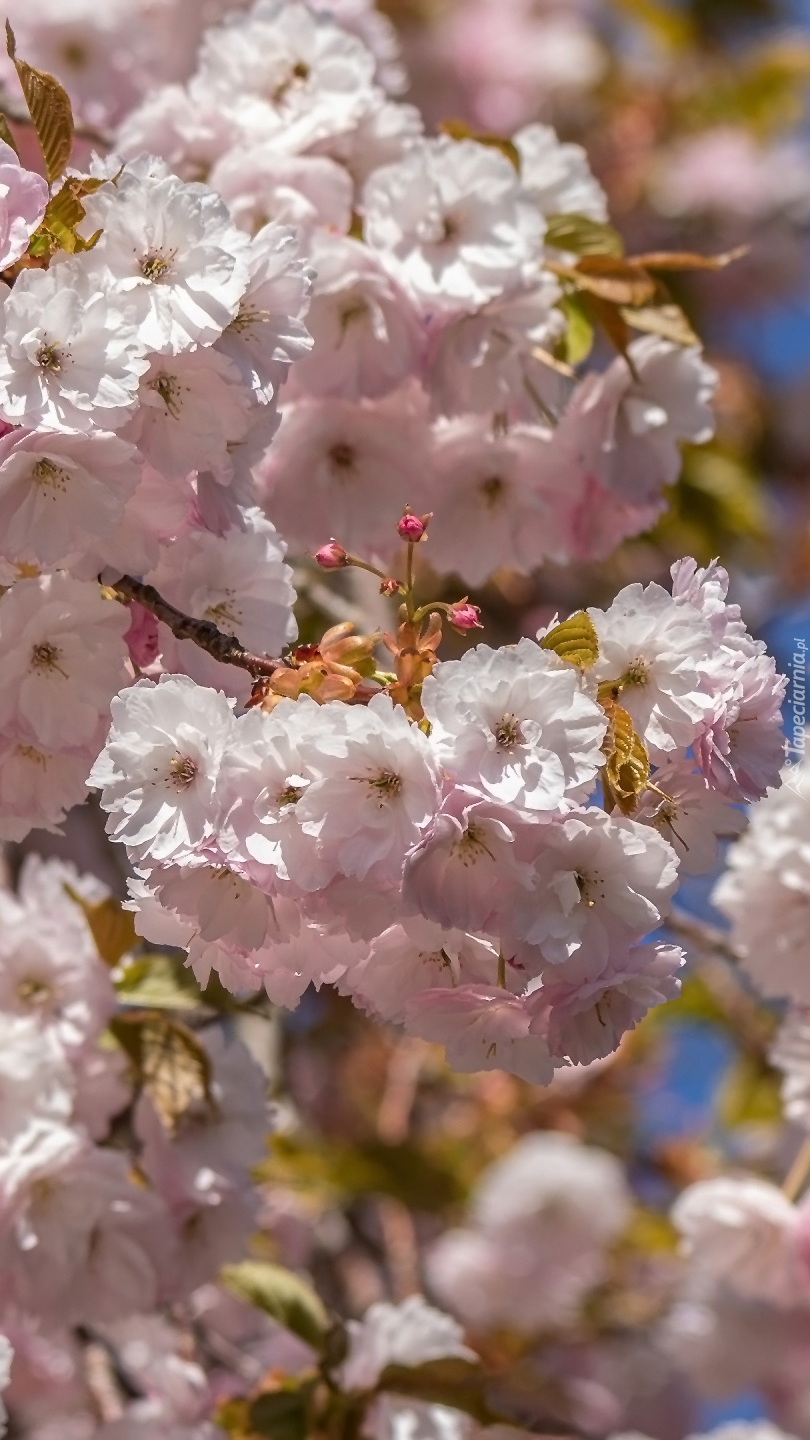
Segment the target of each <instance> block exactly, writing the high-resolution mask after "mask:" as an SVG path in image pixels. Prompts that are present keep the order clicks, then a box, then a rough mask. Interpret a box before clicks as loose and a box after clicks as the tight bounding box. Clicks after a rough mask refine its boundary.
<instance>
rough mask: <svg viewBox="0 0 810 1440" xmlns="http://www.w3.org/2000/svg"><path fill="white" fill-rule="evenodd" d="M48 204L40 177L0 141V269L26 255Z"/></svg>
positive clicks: (8, 146)
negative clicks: (26, 167)
mask: <svg viewBox="0 0 810 1440" xmlns="http://www.w3.org/2000/svg"><path fill="white" fill-rule="evenodd" d="M47 203H48V186H47V185H46V183H45V181H44V180H43V178H42V176H41V175H37V174H36V173H35V172H34V171H33V170H26V169H25V168H24V167H23V166H22V165H21V164H20V162H19V160H18V159H17V156H16V155H15V153H14V151H13V150H12V148H11V146H10V145H6V143H5V141H0V270H7V269H8V267H9V266H10V265H13V264H14V263H15V261H17V260H19V259H20V256H21V255H24V254H25V252H26V250H27V249H28V241H29V240H30V238H31V236H32V235H33V233H34V231H35V230H36V228H37V226H38V225H39V224H40V221H41V220H42V217H43V215H44V214H45V206H46V205H47Z"/></svg>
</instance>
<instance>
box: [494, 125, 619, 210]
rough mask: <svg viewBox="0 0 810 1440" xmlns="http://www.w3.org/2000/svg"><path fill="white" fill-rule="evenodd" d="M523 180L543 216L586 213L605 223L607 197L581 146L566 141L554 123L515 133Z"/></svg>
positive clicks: (523, 129) (531, 126)
mask: <svg viewBox="0 0 810 1440" xmlns="http://www.w3.org/2000/svg"><path fill="white" fill-rule="evenodd" d="M515 145H516V146H517V149H518V154H519V155H520V183H521V184H522V185H523V187H524V189H525V190H526V191H527V192H528V194H529V195H530V196H531V197H532V199H533V200H535V201H536V202H537V205H538V206H539V209H540V213H541V214H542V215H545V216H548V215H585V216H587V218H588V219H589V220H597V221H600V222H602V223H604V222H605V221H606V220H607V218H608V213H607V196H606V195H605V192H604V190H603V189H602V187H601V185H600V184H599V182H598V181H597V180H595V179H594V177H593V175H592V174H591V167H590V164H589V163H588V155H587V152H586V151H585V150H583V148H582V146H581V145H570V144H563V143H562V142H561V141H560V140H559V139H558V137H557V133H556V131H555V130H553V129H552V127H551V126H550V125H537V124H534V125H524V126H523V128H522V129H521V130H518V132H517V134H516V135H515Z"/></svg>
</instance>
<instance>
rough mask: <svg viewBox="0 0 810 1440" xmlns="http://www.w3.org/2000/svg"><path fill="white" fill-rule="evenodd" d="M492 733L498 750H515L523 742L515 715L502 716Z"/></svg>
mask: <svg viewBox="0 0 810 1440" xmlns="http://www.w3.org/2000/svg"><path fill="white" fill-rule="evenodd" d="M492 733H493V735H494V736H495V743H496V745H497V747H498V749H499V750H507V751H508V750H515V749H516V748H517V746H518V745H520V744H522V742H523V732H522V731H521V728H520V721H519V720H518V718H517V716H516V715H509V714H506V715H502V716H501V718H500V720H499V721H498V722H497V724H496V725H495V726H494V727H493V730H492Z"/></svg>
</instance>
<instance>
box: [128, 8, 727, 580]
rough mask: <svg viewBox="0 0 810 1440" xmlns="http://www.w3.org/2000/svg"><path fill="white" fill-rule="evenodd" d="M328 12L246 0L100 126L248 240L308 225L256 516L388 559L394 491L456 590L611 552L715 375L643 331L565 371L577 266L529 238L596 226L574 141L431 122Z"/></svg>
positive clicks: (314, 541) (637, 516)
mask: <svg viewBox="0 0 810 1440" xmlns="http://www.w3.org/2000/svg"><path fill="white" fill-rule="evenodd" d="M361 8H362V7H361ZM320 9H321V7H320V6H319V5H316V4H314V3H313V4H311V5H309V6H308V5H306V4H304V3H299V0H296V3H284V0H258V3H256V4H254V6H253V8H252V9H251V10H250V12H249V13H248V14H241V13H240V14H236V15H232V16H230V17H229V18H228V21H227V22H226V23H225V24H223V26H222V27H221V28H219V29H212V30H211V31H209V32H208V34H207V35H206V39H205V42H204V44H203V46H202V49H201V52H200V58H199V62H198V67H197V70H196V72H195V74H194V75H193V76H192V78H191V79H190V80H189V82H188V84H187V85H186V86H185V87H184V88H181V87H179V86H172V87H169V88H168V89H166V90H164V91H158V92H157V93H156V94H155V95H153V96H151V97H149V98H148V99H147V100H146V101H145V102H144V104H143V106H142V107H141V108H139V109H137V110H136V111H135V112H134V113H132V114H131V115H130V116H128V118H127V119H126V121H125V122H124V124H123V126H122V127H121V129H120V131H119V134H118V138H117V145H118V147H119V149H120V150H121V152H122V153H123V154H125V155H131V156H134V155H136V154H138V153H139V152H140V151H141V150H143V149H144V148H146V149H147V150H150V151H156V152H157V153H159V154H162V155H164V156H165V158H166V160H167V161H168V162H169V163H170V164H171V165H172V166H173V167H174V168H175V169H176V170H177V171H178V172H179V173H180V174H184V175H188V176H191V175H197V174H199V173H200V172H201V171H202V172H203V173H205V174H206V176H207V180H208V183H209V184H210V185H211V186H212V188H214V189H216V190H217V191H218V192H219V194H220V195H221V196H222V197H223V198H224V200H225V201H226V203H227V204H228V206H229V207H230V210H231V214H232V217H233V220H234V221H235V223H236V224H238V225H240V226H241V227H243V229H245V230H247V231H248V232H250V231H253V230H255V229H256V227H257V226H260V225H262V224H264V223H265V222H266V221H267V220H268V219H270V220H272V221H275V222H277V223H282V224H294V225H296V226H297V227H298V228H299V231H300V233H301V235H302V243H303V245H304V247H305V251H306V254H307V257H308V259H309V260H310V261H311V264H312V266H313V268H314V270H315V272H316V279H315V282H314V289H313V295H312V302H311V306H310V311H309V321H308V323H309V328H310V330H311V333H312V335H313V337H314V341H315V344H314V348H313V350H312V352H311V353H310V354H309V355H307V356H306V357H304V358H303V359H302V360H301V361H300V362H299V364H298V365H297V366H296V368H295V372H294V376H293V379H292V386H291V391H290V400H289V401H288V403H286V404H285V406H284V419H283V424H282V427H281V431H280V433H279V436H278V439H277V441H276V443H275V444H274V445H273V447H272V449H270V450H269V451H268V453H267V455H266V457H265V459H264V460H263V461H262V463H261V465H260V466H259V470H258V480H259V486H260V491H261V495H262V501H263V504H264V506H265V508H266V510H267V513H268V514H269V516H270V517H271V519H272V520H273V521H274V522H275V523H276V524H277V525H278V527H279V529H280V530H281V532H282V533H283V534H284V536H285V537H286V539H287V540H288V542H289V543H290V545H291V546H293V547H294V548H296V549H314V548H316V546H318V545H319V544H320V543H321V541H322V539H323V537H324V536H328V535H330V534H335V535H339V536H340V537H341V540H342V541H343V543H344V544H346V545H347V546H348V547H349V548H350V549H351V550H354V551H361V552H363V553H373V554H375V555H376V556H377V557H378V558H379V559H380V560H381V561H382V562H383V563H389V562H390V558H391V552H392V545H393V540H392V537H393V535H394V532H393V529H392V525H393V521H394V520H395V518H396V514H397V512H398V510H400V509H401V507H402V504H403V503H404V502H405V501H407V502H408V503H410V504H411V505H412V506H413V507H414V509H418V510H420V511H422V510H428V509H429V510H432V511H433V512H434V516H435V519H434V524H433V530H432V539H433V546H432V555H431V558H432V564H433V565H434V566H435V568H436V569H437V570H439V571H441V572H444V573H448V574H450V573H452V574H455V575H458V576H460V577H461V579H462V580H463V581H464V582H465V583H466V584H468V585H476V584H480V583H481V582H482V581H484V580H486V579H488V578H489V576H491V575H492V574H493V573H494V572H495V571H496V570H498V569H500V568H502V567H504V566H506V567H509V568H510V569H512V570H515V571H518V572H521V573H529V572H531V571H532V570H534V569H536V567H537V566H538V564H540V563H541V562H542V561H543V560H544V559H548V558H550V557H552V556H553V558H554V559H555V560H556V561H558V562H559V561H564V560H566V559H573V558H576V559H587V558H592V557H595V556H604V555H607V554H608V553H610V551H612V550H613V549H614V547H615V546H616V544H618V542H619V541H620V540H621V539H622V538H624V537H625V536H628V535H633V534H638V533H639V532H641V531H642V530H645V529H647V528H648V527H649V526H650V524H651V523H652V521H653V520H654V519H655V518H656V516H657V515H658V514H660V513H661V511H662V510H663V509H664V503H665V502H664V499H663V494H662V492H663V489H664V487H665V486H667V485H670V484H671V483H672V482H673V481H674V480H675V478H676V476H677V473H678V470H679V464H680V461H679V449H678V442H679V441H683V440H691V441H703V440H706V439H708V438H709V436H710V435H711V433H712V428H713V422H712V416H711V412H710V410H709V408H708V403H707V402H708V401H709V399H710V397H711V394H712V391H713V388H714V382H715V378H716V377H715V376H714V373H713V371H711V370H710V369H709V368H708V367H707V366H706V365H705V364H704V362H703V361H702V359H701V357H700V353H699V350H698V349H697V348H695V347H694V346H687V347H686V348H681V347H680V346H678V345H677V344H674V343H673V342H672V341H670V340H666V339H659V338H657V337H656V336H655V335H646V336H644V337H643V338H638V339H635V340H632V341H630V342H629V343H628V349H627V358H626V359H625V358H617V359H616V360H615V361H614V362H613V364H612V365H610V366H609V367H608V368H607V370H606V371H604V373H602V374H597V373H592V374H590V375H588V376H586V377H585V378H584V379H582V380H580V381H577V380H576V378H575V376H574V371H573V370H572V369H571V368H570V366H568V365H567V364H565V363H561V361H560V359H559V358H558V357H559V356H560V355H561V354H562V353H563V352H564V351H565V349H566V345H565V334H566V329H567V319H566V313H565V310H564V308H560V307H561V304H563V289H562V288H561V285H562V283H563V282H561V281H560V280H559V279H558V278H557V275H556V270H555V264H554V262H555V261H560V260H564V259H566V258H567V259H569V260H571V259H573V258H574V257H573V256H572V255H570V254H568V255H567V256H566V253H565V252H564V249H563V250H561V249H560V248H558V246H557V245H556V244H555V243H554V241H553V239H552V238H546V239H544V236H546V232H547V227H548V224H549V222H550V221H551V220H552V219H553V217H559V216H561V215H572V214H573V215H575V216H577V217H580V223H584V224H586V225H588V224H590V225H593V226H594V227H595V228H596V229H597V230H598V229H599V226H600V225H602V224H603V222H604V221H605V220H606V218H607V212H606V199H605V196H604V193H603V192H602V190H601V188H600V186H599V185H598V183H597V182H596V180H595V179H594V178H593V176H592V175H591V173H590V170H589V167H588V162H587V158H586V156H585V152H584V151H583V150H582V149H581V147H579V146H576V145H570V144H562V143H560V141H558V139H557V137H556V135H555V133H554V131H553V130H551V129H550V128H549V127H548V126H543V125H530V126H527V127H525V128H524V129H523V130H521V131H519V132H518V133H517V135H516V136H515V137H514V142H513V143H512V144H511V149H510V153H509V156H508V157H507V155H506V154H504V153H503V152H502V150H501V149H499V148H494V147H493V146H492V145H487V144H483V143H480V142H479V141H477V140H475V139H473V138H466V137H462V138H460V139H459V138H454V137H452V136H451V135H449V134H446V135H440V136H438V137H434V138H430V137H427V136H425V135H424V134H423V132H422V121H421V118H420V116H419V114H418V112H417V111H416V110H415V109H414V108H413V106H411V105H407V104H404V103H402V102H401V101H397V100H396V99H393V98H391V97H390V95H388V94H387V93H386V90H385V88H384V86H383V85H382V84H381V83H380V66H379V62H378V60H377V59H376V57H375V55H374V54H373V53H372V51H371V50H369V49H368V48H367V47H366V45H365V44H364V43H363V41H362V40H361V39H360V38H359V36H358V35H357V34H353V33H350V32H349V31H348V30H347V29H345V28H343V27H342V26H341V25H339V24H337V23H336V22H335V20H334V19H333V18H330V17H328V16H327V15H325V14H321V13H319V12H320ZM383 78H384V76H383ZM560 243H561V244H562V243H563V242H560ZM571 243H572V246H574V245H575V241H573V240H572V241H571ZM596 283H597V288H598V282H596ZM302 486H306V487H307V494H308V503H307V505H306V506H302V505H301V504H300V494H301V488H302Z"/></svg>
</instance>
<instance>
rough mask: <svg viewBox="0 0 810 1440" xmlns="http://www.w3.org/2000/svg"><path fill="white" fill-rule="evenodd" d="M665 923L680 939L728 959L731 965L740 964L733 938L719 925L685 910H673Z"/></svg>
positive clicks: (703, 950) (704, 951)
mask: <svg viewBox="0 0 810 1440" xmlns="http://www.w3.org/2000/svg"><path fill="white" fill-rule="evenodd" d="M663 923H664V928H665V929H666V930H671V931H672V934H673V935H675V936H677V938H678V939H679V940H684V941H685V942H686V943H687V944H688V945H693V946H694V947H695V949H696V950H700V951H702V952H703V953H704V954H706V953H708V954H710V955H718V956H720V958H721V959H723V960H728V961H729V963H730V964H731V965H739V963H740V957H739V955H738V954H737V951H736V950H735V949H734V946H733V945H732V943H731V940H730V939H729V937H728V935H727V934H726V932H725V931H724V930H720V929H719V927H718V926H717V925H710V924H709V922H708V921H707V920H698V918H697V917H696V916H695V915H687V913H686V911H685V910H673V911H672V913H671V914H669V915H667V917H666V919H665V920H664V922H663Z"/></svg>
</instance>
